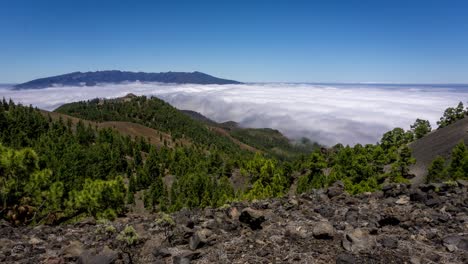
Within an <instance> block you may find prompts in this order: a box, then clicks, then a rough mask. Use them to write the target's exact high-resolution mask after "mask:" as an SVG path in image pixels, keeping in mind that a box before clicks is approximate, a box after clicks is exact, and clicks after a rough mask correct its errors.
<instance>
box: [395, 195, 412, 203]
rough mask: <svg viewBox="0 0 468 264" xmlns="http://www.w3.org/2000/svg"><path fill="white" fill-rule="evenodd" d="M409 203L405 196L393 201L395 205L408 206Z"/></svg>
mask: <svg viewBox="0 0 468 264" xmlns="http://www.w3.org/2000/svg"><path fill="white" fill-rule="evenodd" d="M409 202H410V197H408V196H406V195H402V196H400V198H398V200H396V201H395V203H396V204H398V205H405V204H408V203H409Z"/></svg>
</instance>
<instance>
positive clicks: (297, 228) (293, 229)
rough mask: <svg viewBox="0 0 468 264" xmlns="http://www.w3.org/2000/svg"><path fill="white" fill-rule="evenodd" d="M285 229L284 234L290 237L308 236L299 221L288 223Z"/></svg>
mask: <svg viewBox="0 0 468 264" xmlns="http://www.w3.org/2000/svg"><path fill="white" fill-rule="evenodd" d="M285 229H286V232H285V233H286V236H289V237H291V238H295V239H304V238H307V237H308V234H307V230H306V229H305V227H304V226H303V225H302V224H300V223H296V222H294V223H289V224H288V225H287V226H286V228H285Z"/></svg>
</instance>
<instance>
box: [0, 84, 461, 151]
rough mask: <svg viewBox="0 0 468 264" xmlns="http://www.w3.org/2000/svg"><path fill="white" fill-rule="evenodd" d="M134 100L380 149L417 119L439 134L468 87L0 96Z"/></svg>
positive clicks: (69, 90)
mask: <svg viewBox="0 0 468 264" xmlns="http://www.w3.org/2000/svg"><path fill="white" fill-rule="evenodd" d="M128 93H134V94H136V95H153V96H156V97H158V98H161V99H163V100H165V101H167V102H169V103H170V104H172V105H173V106H175V107H177V108H179V109H187V110H193V111H197V112H199V113H201V114H203V115H205V116H207V117H208V118H211V119H213V120H215V121H217V122H225V121H230V120H232V121H236V122H238V123H240V124H241V125H242V126H245V127H255V128H260V127H270V128H275V129H278V130H280V131H281V132H283V133H284V134H285V135H286V136H288V137H290V138H300V137H308V138H310V139H311V140H313V141H317V142H319V143H321V144H325V145H334V144H336V143H338V142H341V143H343V144H351V145H353V144H356V143H361V144H366V143H375V142H377V141H378V140H379V139H380V138H381V136H382V134H383V133H384V132H386V131H388V130H390V129H392V128H394V127H402V128H405V129H409V126H410V124H412V123H413V122H414V120H415V119H416V118H423V119H428V120H429V121H430V122H431V124H432V126H433V128H435V127H437V126H436V121H437V120H439V118H440V116H441V115H442V114H443V111H444V109H445V108H447V107H449V106H455V105H456V104H457V103H458V102H459V101H463V102H466V100H467V98H468V87H466V86H465V87H458V86H456V87H454V86H450V85H447V86H443V85H441V86H424V85H415V86H408V85H406V86H399V85H377V84H375V85H372V84H362V85H359V84H354V85H340V84H291V83H260V84H259V83H255V84H253V83H252V84H242V85H194V84H185V85H175V84H156V83H138V82H137V83H127V84H118V85H116V84H102V85H98V86H92V87H51V88H46V89H37V90H34V89H28V90H13V89H10V88H7V87H0V97H5V98H12V99H13V100H14V101H15V102H20V103H22V104H25V105H29V104H32V105H33V106H37V107H39V108H42V109H46V110H53V109H55V108H57V107H58V106H60V105H62V104H64V103H68V102H74V101H79V100H86V99H93V98H96V97H99V98H114V97H121V96H125V95H126V94H128Z"/></svg>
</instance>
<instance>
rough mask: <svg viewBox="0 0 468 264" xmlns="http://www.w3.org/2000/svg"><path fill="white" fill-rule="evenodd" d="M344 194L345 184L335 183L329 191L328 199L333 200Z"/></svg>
mask: <svg viewBox="0 0 468 264" xmlns="http://www.w3.org/2000/svg"><path fill="white" fill-rule="evenodd" d="M343 193H344V184H343V183H342V182H341V181H337V182H335V183H334V184H333V185H332V186H331V187H329V188H328V189H327V195H328V198H333V197H335V196H339V195H341V194H343Z"/></svg>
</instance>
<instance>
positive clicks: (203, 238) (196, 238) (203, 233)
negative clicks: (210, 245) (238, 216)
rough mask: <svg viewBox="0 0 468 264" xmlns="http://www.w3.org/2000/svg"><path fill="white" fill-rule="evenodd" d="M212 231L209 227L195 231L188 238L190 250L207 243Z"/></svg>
mask: <svg viewBox="0 0 468 264" xmlns="http://www.w3.org/2000/svg"><path fill="white" fill-rule="evenodd" d="M212 234H213V233H212V232H211V231H210V230H209V229H202V230H200V231H197V232H195V233H194V234H193V235H192V236H191V237H190V239H189V248H190V249H191V250H196V249H198V248H201V247H203V246H204V245H206V244H207V242H208V240H209V237H210V236H211V235H212Z"/></svg>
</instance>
